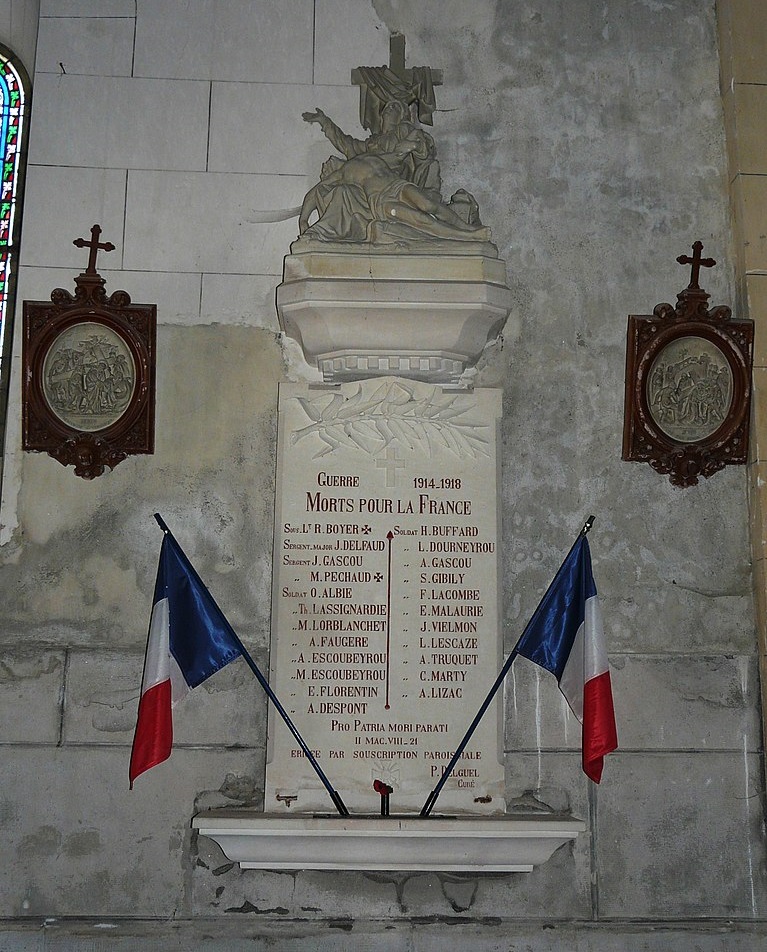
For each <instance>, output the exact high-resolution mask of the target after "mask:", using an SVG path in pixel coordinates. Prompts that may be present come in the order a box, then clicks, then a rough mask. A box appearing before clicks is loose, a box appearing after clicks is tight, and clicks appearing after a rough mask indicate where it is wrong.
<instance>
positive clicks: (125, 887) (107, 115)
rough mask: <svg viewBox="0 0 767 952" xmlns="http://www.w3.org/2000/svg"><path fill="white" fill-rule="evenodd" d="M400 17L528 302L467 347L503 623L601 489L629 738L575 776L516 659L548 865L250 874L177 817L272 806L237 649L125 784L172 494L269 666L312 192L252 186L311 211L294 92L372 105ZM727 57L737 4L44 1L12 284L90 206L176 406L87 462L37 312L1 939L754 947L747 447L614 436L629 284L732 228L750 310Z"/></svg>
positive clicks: (645, 284) (15, 414) (516, 766)
mask: <svg viewBox="0 0 767 952" xmlns="http://www.w3.org/2000/svg"><path fill="white" fill-rule="evenodd" d="M574 10H575V12H574ZM0 13H2V10H1V9H0ZM0 22H1V21H0ZM395 30H396V31H401V32H404V33H405V34H406V36H407V56H408V62H409V63H410V64H415V65H418V64H428V65H431V66H433V67H436V68H441V69H442V70H443V71H444V77H445V83H444V85H443V86H442V87H439V88H438V90H437V96H438V107H439V108H438V111H437V113H436V114H435V127H434V135H435V138H436V141H437V146H438V154H439V157H440V160H441V165H442V175H443V182H444V183H445V191H446V192H447V193H448V194H449V193H450V192H452V191H454V190H455V189H457V188H460V187H463V188H467V189H469V190H470V191H472V192H473V193H474V194H475V195H476V197H477V199H478V201H479V204H480V208H481V210H482V214H483V219H484V220H485V221H486V222H487V223H488V224H489V225H490V226H491V228H492V230H493V235H494V239H495V241H496V243H497V244H498V246H499V251H500V254H501V256H502V257H504V258H505V259H506V261H507V263H508V271H509V285H510V286H511V287H512V289H513V291H514V298H515V302H514V309H513V313H512V318H513V319H512V321H511V322H510V327H511V328H514V330H513V331H512V332H511V333H510V334H509V337H508V338H507V339H506V340H505V341H503V342H502V343H501V344H499V346H498V347H496V348H495V349H494V351H493V352H492V353H491V354H490V355H489V356H488V360H487V362H486V363H485V365H484V366H483V368H482V369H481V370H480V372H479V374H478V376H477V383H478V384H479V385H486V386H499V387H502V388H503V390H504V417H503V424H502V433H503V490H502V499H501V504H502V510H503V521H504V542H505V544H504V555H503V575H504V590H505V600H504V634H505V638H506V642H507V648H510V647H511V646H512V645H513V643H514V641H515V640H516V638H517V637H518V635H519V633H520V631H521V629H522V627H523V625H524V623H525V621H526V620H527V618H528V617H529V615H530V613H531V612H532V610H533V609H534V607H535V605H536V603H537V600H538V597H539V596H540V594H541V592H542V591H543V589H544V588H545V586H546V585H547V584H548V582H549V580H550V578H551V575H552V574H553V572H554V571H555V569H556V567H557V565H558V564H559V561H560V559H561V557H562V555H563V553H564V551H565V550H566V549H567V548H568V546H569V544H570V542H571V540H572V538H573V536H574V535H575V533H576V532H577V531H578V529H579V528H580V525H581V524H582V521H583V519H584V517H585V516H586V515H588V514H589V513H590V512H594V513H595V514H596V516H597V521H596V524H595V528H594V530H593V532H592V536H591V545H592V553H593V557H594V569H595V575H596V580H597V585H598V587H599V589H600V594H601V596H602V601H603V611H604V615H605V623H606V630H607V633H608V640H609V648H610V658H611V669H612V676H613V681H614V690H615V697H616V710H617V717H618V724H619V739H620V743H621V749H620V751H619V752H618V753H616V754H614V755H612V756H611V757H610V758H609V760H608V762H607V764H606V768H605V777H604V781H603V783H602V785H601V787H600V788H599V789H596V788H594V787H593V786H592V787H589V786H588V782H587V781H586V780H585V778H584V777H583V775H582V773H581V771H580V758H579V752H578V742H579V737H578V730H577V729H576V724H575V722H574V720H573V719H572V718H571V716H570V715H569V714H568V712H567V710H566V708H565V705H564V702H563V701H562V700H561V699H560V697H559V695H558V692H557V690H556V687H555V685H554V684H553V683H552V681H551V679H550V678H548V677H547V676H545V675H543V674H541V673H539V672H538V671H537V669H534V668H532V667H523V666H522V664H519V665H515V668H514V669H513V672H512V674H511V675H510V679H509V683H508V685H507V693H506V708H507V715H508V717H507V722H508V727H507V739H506V743H507V748H508V758H507V783H508V799H509V805H510V807H511V808H516V807H520V808H527V807H529V806H530V804H534V803H535V802H536V801H540V802H541V803H543V804H545V805H547V806H549V807H552V808H554V809H557V810H566V811H572V812H573V813H574V814H575V815H577V816H579V817H582V818H584V819H586V820H587V821H588V823H589V833H588V834H587V835H584V836H582V837H580V838H579V839H578V840H577V841H576V842H575V844H574V846H573V847H571V848H563V849H562V850H560V851H559V852H558V853H556V854H555V856H554V857H553V858H552V859H551V861H550V862H549V863H547V864H546V865H545V866H543V867H541V868H539V869H538V870H536V871H535V872H534V873H532V874H509V875H486V876H479V877H461V876H454V875H453V876H449V875H444V876H439V875H404V874H402V875H396V874H395V875H386V874H376V875H368V876H359V875H351V874H342V873H341V874H324V873H317V872H303V873H298V874H295V875H292V874H287V873H259V872H247V873H243V872H240V871H239V870H238V869H237V868H236V867H232V865H231V864H230V863H229V862H228V861H227V860H226V859H225V857H223V855H222V854H221V853H220V852H219V851H218V849H217V848H216V847H215V845H214V844H213V843H212V842H210V841H209V840H207V839H205V838H197V837H195V836H193V835H192V832H191V830H190V828H189V820H190V817H191V816H192V814H193V813H195V812H197V811H198V810H199V809H203V808H205V807H214V806H225V805H233V804H239V803H253V804H256V805H260V804H261V803H262V799H263V769H264V742H265V736H264V729H265V703H264V699H263V697H262V695H261V694H260V692H259V691H258V689H257V687H256V686H255V685H254V684H252V683H251V682H250V680H249V677H248V675H247V672H246V671H245V670H242V669H241V668H240V667H238V666H230V668H229V669H227V670H226V671H224V672H222V673H221V674H219V675H217V676H216V677H215V678H213V679H211V681H209V682H207V683H206V685H205V686H203V687H202V688H200V689H199V690H198V691H197V692H195V694H194V695H193V696H192V697H191V699H190V701H189V702H188V703H187V704H186V706H185V708H184V709H183V710H182V711H181V712H180V714H179V716H178V717H177V746H176V749H175V751H174V754H173V757H172V759H171V760H170V761H169V762H168V763H166V764H165V765H163V766H160V767H158V768H156V769H154V770H153V771H151V772H150V773H148V774H147V775H145V776H143V777H141V778H140V780H139V781H138V782H137V784H136V789H135V790H134V791H133V792H130V793H129V792H128V789H127V765H128V757H129V745H130V740H131V735H132V729H133V725H134V721H135V709H136V703H137V694H138V685H139V682H140V677H141V667H142V657H143V648H144V643H145V638H146V625H147V621H148V616H149V610H150V601H151V593H152V590H153V585H154V574H155V569H156V558H157V553H158V551H159V544H160V533H159V530H158V529H157V527H156V525H155V523H154V520H153V519H152V513H153V512H155V511H159V512H161V513H162V514H163V516H164V518H165V519H166V521H167V522H168V524H169V525H170V526H171V528H172V529H173V530H174V532H175V534H176V535H177V537H178V538H179V540H180V541H181V542H182V544H183V545H184V547H185V548H186V550H187V552H188V554H189V555H190V557H191V558H192V561H193V562H194V563H195V565H196V567H197V569H198V571H199V573H200V575H201V576H202V577H203V579H205V580H206V582H207V583H208V585H209V587H210V588H211V590H212V592H213V594H214V595H215V596H216V598H217V599H218V601H219V602H220V604H221V606H222V607H223V608H224V610H225V611H226V613H227V615H228V617H229V619H230V621H231V622H232V624H233V625H234V627H235V629H236V630H237V631H238V633H239V634H240V635H241V637H242V638H243V640H244V641H245V643H246V644H247V645H248V647H249V648H250V649H251V650H252V651H253V653H254V655H255V657H256V660H257V661H259V662H260V663H261V664H262V665H263V666H266V664H267V660H268V647H269V646H268V631H269V597H270V578H271V536H272V526H271V519H272V505H273V493H274V459H275V433H276V419H275V412H276V400H277V384H278V382H279V381H280V380H285V379H289V378H295V377H297V376H300V374H301V369H300V366H299V363H298V361H297V360H296V358H295V356H294V355H293V354H291V353H290V352H289V351H288V350H287V349H286V348H285V345H284V342H282V341H281V340H280V335H279V332H278V327H277V323H276V314H275V310H274V289H275V286H276V284H277V283H278V281H279V278H280V275H281V269H282V258H283V256H284V255H285V254H286V253H287V251H288V246H289V243H290V241H291V240H292V239H293V238H294V237H295V234H296V222H295V219H292V220H287V221H283V222H276V223H271V224H270V223H264V222H263V219H264V218H265V217H267V218H268V217H270V216H269V215H266V214H265V213H267V212H280V211H283V210H285V209H290V208H292V207H295V206H296V205H298V204H300V202H301V199H302V197H303V195H304V193H305V192H306V190H307V189H308V187H309V186H310V185H312V184H313V182H314V180H315V178H316V176H317V175H318V171H319V167H320V164H321V162H322V161H323V159H324V158H325V157H326V156H327V155H328V154H329V151H330V149H329V146H328V144H327V143H326V142H325V141H324V140H323V139H322V136H321V135H320V134H319V132H318V130H317V128H316V127H310V126H309V125H307V124H306V123H304V122H302V121H301V118H300V114H301V112H302V111H304V110H306V109H311V108H313V107H314V106H320V107H321V108H322V109H324V110H325V112H327V113H328V114H329V115H331V116H332V117H333V118H334V119H335V120H336V121H337V122H338V123H339V124H340V125H341V126H342V127H343V128H344V129H346V130H349V131H352V132H354V131H355V130H356V131H357V134H360V135H361V134H362V131H361V130H360V129H359V127H358V125H357V108H358V107H357V96H358V92H357V90H356V88H354V87H351V86H350V85H349V73H350V70H351V69H352V68H353V67H355V66H357V65H360V64H378V63H383V62H386V61H387V58H388V37H389V34H390V32H391V31H395ZM718 76H719V65H718V52H717V32H716V17H715V9H714V3H713V0H706V2H700V0H676V2H674V3H667V2H650V0H647V2H642V0H639V2H637V0H614V2H613V3H610V4H607V5H597V4H592V3H588V2H586V0H578V2H577V3H575V4H573V3H568V2H565V0H546V2H543V0H539V2H534V0H526V2H518V3H517V2H515V3H511V2H493V0H475V2H473V3H471V4H465V3H460V2H458V0H441V2H438V0H414V2H412V3H409V4H406V5H403V4H399V3H390V2H387V0H376V2H368V0H363V2H359V0H279V2H277V3H270V2H268V0H247V2H246V0H229V2H228V3H227V4H226V5H221V4H216V3H215V2H214V0H199V2H197V3H195V4H189V3H186V2H182V0H164V2H163V3H162V4H158V3H156V2H152V0H108V2H105V0H99V2H96V0H42V2H41V4H40V20H39V40H38V45H37V61H36V66H35V88H34V109H33V114H32V126H31V138H30V159H29V161H30V164H29V169H28V177H27V193H26V201H25V209H24V232H23V242H22V268H21V273H20V276H19V301H21V300H24V299H31V300H41V299H46V298H47V297H48V295H49V294H50V291H51V289H52V288H54V287H57V286H63V287H69V288H71V286H72V280H73V277H74V275H75V274H76V273H77V272H79V271H80V270H82V269H83V267H84V263H85V260H84V257H83V255H84V252H83V251H81V250H78V249H75V248H74V247H73V245H72V240H73V238H75V237H78V236H80V235H87V234H88V233H89V229H90V227H91V225H92V224H93V223H94V222H98V223H99V224H101V226H102V228H103V229H104V233H103V237H104V239H106V240H111V241H113V242H114V244H115V245H116V246H117V248H116V250H115V251H114V252H112V253H111V254H108V255H106V254H102V256H101V257H100V260H99V270H100V271H101V273H102V274H103V276H104V277H105V278H106V280H107V289H108V290H109V291H112V290H115V289H117V288H125V289H126V290H127V291H128V292H129V293H130V295H131V297H132V298H133V300H134V301H138V302H147V301H148V302H156V303H157V306H158V320H159V332H158V354H159V356H158V375H157V379H158V391H157V427H156V432H157V437H156V448H155V453H154V455H152V456H147V457H132V458H129V459H128V460H126V461H125V462H123V463H121V464H120V465H119V466H118V467H117V468H116V469H115V470H114V472H112V473H109V474H107V475H105V476H103V477H101V478H99V479H96V480H94V481H92V482H86V481H83V480H80V479H78V478H77V477H75V476H74V475H73V473H72V470H71V468H70V469H64V468H63V467H61V466H60V465H59V464H58V463H56V462H55V461H53V460H52V459H50V458H49V457H47V456H44V455H38V454H23V453H22V452H21V450H20V433H19V422H18V421H19V406H18V399H19V397H18V394H19V392H20V382H19V363H20V346H19V340H20V337H19V331H20V326H19V324H20V317H19V319H18V320H17V328H16V330H17V335H16V336H17V344H16V348H15V351H14V368H15V379H14V380H12V397H11V410H10V415H9V423H8V434H7V442H6V462H5V473H4V484H3V497H2V508H0V564H1V565H2V574H1V575H0V579H1V581H0V585H1V586H2V598H0V642H2V650H3V658H4V661H3V665H2V667H0V744H2V747H0V756H1V757H2V761H3V770H2V782H1V783H0V835H2V841H3V850H4V853H5V855H6V856H7V857H8V861H7V862H5V863H2V864H0V916H2V917H3V918H2V919H0V948H8V949H12V950H14V952H16V950H22V949H23V950H25V952H26V950H35V952H37V950H38V949H42V948H46V949H56V950H67V952H70V950H81V949H85V948H95V947H98V948H101V947H104V948H106V947H109V948H116V949H121V950H122V949H125V950H129V949H130V950H132V949H134V948H150V949H153V948H158V949H159V948H179V949H181V948H189V947H193V946H194V943H195V942H202V940H203V939H204V942H205V946H204V947H205V948H210V949H216V948H218V947H219V946H220V947H221V948H223V947H224V943H226V947H227V949H230V950H231V949H235V950H236V949H238V948H240V947H242V948H245V946H246V945H247V947H248V948H267V947H280V948H291V949H326V948H327V949H330V948H336V949H338V948H342V949H346V948H348V949H352V948H353V949H370V950H374V949H375V950H377V949H400V948H402V949H418V950H428V949H432V948H436V947H437V946H438V945H439V946H440V947H442V948H444V947H445V945H446V944H448V946H449V944H450V943H455V944H456V946H458V945H464V944H471V945H472V947H474V948H476V949H480V950H484V949H487V950H490V949H507V948H514V949H517V948H519V949H530V950H532V952H561V950H565V949H572V948H578V949H579V950H593V952H601V950H603V949H605V950H606V949H612V948H627V949H632V950H633V949H637V950H648V952H655V950H656V949H657V950H660V949H664V950H665V949H671V950H676V949H679V950H682V949H684V950H686V949H693V948H696V949H702V950H705V952H708V950H709V949H710V950H712V952H713V950H718V949H731V950H735V952H740V950H741V949H743V950H745V949H753V948H755V947H757V943H763V942H764V941H765V936H764V924H765V921H767V883H765V874H764V844H763V798H762V793H763V785H762V772H761V755H762V743H761V736H760V722H759V682H758V670H757V668H758V666H757V647H756V635H755V629H754V616H753V608H752V590H751V568H750V561H749V538H748V519H747V507H746V472H745V469H744V468H734V467H733V468H730V469H728V470H726V471H723V472H721V473H719V474H717V475H716V476H714V477H713V478H712V479H711V480H709V481H706V482H704V483H703V484H702V485H700V486H697V487H694V488H691V489H688V490H678V489H674V488H673V487H672V486H671V485H670V484H669V482H668V481H667V480H665V479H664V478H662V477H660V476H658V475H657V474H656V473H655V472H654V471H652V470H651V469H650V467H649V466H646V465H640V464H628V463H622V462H621V461H620V445H621V431H622V410H623V372H624V353H625V352H624V342H625V327H626V316H627V315H628V314H629V313H639V314H642V313H644V314H647V313H651V312H652V309H653V307H654V306H655V304H657V303H659V302H660V301H667V300H670V301H673V300H674V299H675V295H676V293H677V292H678V291H679V290H680V289H681V288H682V287H684V286H685V285H686V283H687V280H688V274H687V272H686V271H685V270H683V269H681V268H679V266H678V265H677V264H676V262H675V258H676V256H677V255H679V254H682V253H686V252H688V251H689V248H690V245H691V244H692V242H693V241H694V240H696V239H700V240H702V241H703V242H704V245H705V253H706V254H712V255H713V256H714V257H715V258H717V260H718V261H719V265H718V266H717V267H716V268H715V269H713V271H712V272H710V273H707V274H706V276H705V280H704V284H705V286H706V289H707V290H708V291H709V293H710V294H711V300H712V303H713V304H718V303H734V301H733V299H734V296H735V290H734V277H733V274H734V259H735V255H734V252H733V249H732V245H731V238H730V220H729V205H728V193H727V173H726V169H727V162H726V149H725V134H724V120H723V113H722V103H721V98H720V94H719V86H718ZM271 217H277V216H276V215H272V216H271ZM18 310H19V314H20V307H19V309H18ZM480 700H481V699H479V698H478V703H479V701H480ZM105 936H108V937H109V938H108V939H107V938H105Z"/></svg>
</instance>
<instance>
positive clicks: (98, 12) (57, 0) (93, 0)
mask: <svg viewBox="0 0 767 952" xmlns="http://www.w3.org/2000/svg"><path fill="white" fill-rule="evenodd" d="M40 16H41V18H42V17H128V18H129V19H131V20H132V19H135V16H136V0H40Z"/></svg>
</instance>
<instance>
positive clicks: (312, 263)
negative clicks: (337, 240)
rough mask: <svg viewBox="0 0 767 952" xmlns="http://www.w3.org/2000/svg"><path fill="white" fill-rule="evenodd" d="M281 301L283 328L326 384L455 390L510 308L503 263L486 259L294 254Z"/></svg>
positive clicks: (286, 271)
mask: <svg viewBox="0 0 767 952" xmlns="http://www.w3.org/2000/svg"><path fill="white" fill-rule="evenodd" d="M276 299H277V313H278V317H279V322H280V327H281V328H282V330H283V331H284V332H285V334H286V335H287V336H288V337H291V338H293V339H294V340H296V341H297V342H298V344H299V345H300V346H301V349H302V351H303V353H304V358H305V359H306V361H307V363H308V364H309V365H310V366H315V367H318V368H319V369H320V370H321V371H322V374H323V379H324V380H325V382H326V383H338V382H344V381H347V380H359V379H363V378H365V377H376V376H383V375H388V374H391V373H395V374H397V375H398V376H401V377H407V378H410V379H414V380H423V381H428V382H430V383H446V384H455V383H457V382H458V380H459V379H460V377H461V375H462V373H463V372H464V371H465V370H467V369H468V368H470V367H473V366H475V364H476V363H477V361H478V360H479V358H480V356H481V355H482V353H483V351H484V348H485V347H486V346H487V344H488V343H489V342H490V341H492V340H495V339H496V338H497V337H498V335H499V334H500V333H501V331H502V329H503V326H504V324H505V323H506V319H507V317H508V315H509V310H510V307H511V292H510V291H509V289H508V287H507V286H506V266H505V263H504V262H503V261H501V260H499V259H498V258H488V257H484V256H481V255H476V256H472V255H464V256H461V255H451V256H439V255H429V256H427V255H420V256H419V255H412V256H409V257H408V256H405V255H400V256H396V255H382V256H380V257H377V258H376V257H375V256H373V257H371V256H366V255H362V254H346V255H341V254H320V253H312V254H302V255H288V256H287V257H286V258H285V268H284V280H283V282H282V284H280V285H279V287H278V288H277V295H276Z"/></svg>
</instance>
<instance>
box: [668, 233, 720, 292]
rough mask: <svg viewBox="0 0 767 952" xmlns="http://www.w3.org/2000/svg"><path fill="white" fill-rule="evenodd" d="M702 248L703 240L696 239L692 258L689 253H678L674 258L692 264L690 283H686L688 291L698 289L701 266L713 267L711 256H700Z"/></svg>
mask: <svg viewBox="0 0 767 952" xmlns="http://www.w3.org/2000/svg"><path fill="white" fill-rule="evenodd" d="M702 250H703V242H702V241H696V242H695V243H694V244H693V246H692V258H691V257H690V256H689V255H679V257H678V258H677V259H676V260H677V261H678V262H679V264H689V265H692V268H691V271H690V283H689V284H688V285H687V290H688V291H700V285H699V284H698V279H699V278H700V269H701V268H713V267H714V265H715V264H716V261H715V260H714V259H713V258H701V256H700V253H701V251H702Z"/></svg>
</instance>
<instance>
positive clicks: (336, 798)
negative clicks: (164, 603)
mask: <svg viewBox="0 0 767 952" xmlns="http://www.w3.org/2000/svg"><path fill="white" fill-rule="evenodd" d="M154 517H155V519H156V520H157V524H158V525H159V527H160V528H161V529H162V531H163V532H164V533H165V534H166V535H168V536H170V538H171V539H173V541H174V542H175V544H176V547H177V549H178V551H179V554H180V555H181V556H182V558H183V559H184V562H185V563H186V568H187V570H188V571H189V574H190V575H192V576H193V577H194V579H195V580H196V581H197V583H198V584H199V585H201V586H202V588H204V589H207V587H206V585H205V583H204V582H203V581H202V579H201V578H200V576H199V575H198V574H197V572H196V570H195V568H194V566H193V565H192V563H191V562H190V561H189V558H188V557H187V554H186V552H184V550H183V549H182V548H181V546H180V545H179V543H178V539H176V537H175V536H174V535H173V533H172V532H171V531H170V529H169V528H168V526H167V525H166V523H165V521H164V520H163V518H162V516H161V515H160V514H159V512H156V513H155V514H154ZM221 615H222V617H223V618H224V621H225V622H226V624H227V625H228V627H229V634H230V635H231V636H232V639H233V640H234V642H235V644H236V645H237V647H238V648H239V649H240V653H241V654H242V657H243V658H244V659H245V661H246V662H247V664H248V667H249V668H250V670H251V671H252V672H253V674H254V675H255V676H256V680H257V681H258V683H259V684H260V685H261V687H262V688H263V689H264V691H266V695H267V697H268V698H269V700H270V701H271V702H272V704H273V705H274V706H275V708H276V710H277V712H278V713H279V715H280V717H281V718H282V719H283V721H284V722H285V724H286V726H287V728H288V730H289V731H290V733H291V734H292V735H293V736H294V737H295V739H296V741H297V742H298V744H299V746H300V747H301V750H302V751H303V752H304V755H305V756H306V759H307V760H308V761H309V763H310V764H311V765H312V767H313V768H314V771H315V773H316V774H317V776H318V777H319V778H320V780H321V781H322V784H323V786H324V787H325V789H326V790H327V792H328V794H329V795H330V799H331V800H332V801H333V805H334V806H335V808H336V810H338V812H339V813H340V814H341V816H349V811H348V809H347V808H346V805H345V804H344V801H343V800H342V799H341V794H340V793H338V791H337V790H334V789H333V787H332V786H331V783H330V781H329V780H328V778H327V777H326V776H325V772H324V771H323V769H322V767H320V765H319V764H318V763H317V760H316V758H315V756H314V754H313V753H312V752H311V751H310V750H309V748H308V747H307V745H306V741H304V739H303V737H302V736H301V734H300V733H299V732H298V728H297V727H296V725H295V724H294V723H293V721H292V720H291V719H290V715H289V714H288V712H287V711H286V710H285V708H284V707H283V706H282V704H281V703H280V701H279V698H278V697H277V695H276V694H275V693H274V691H273V690H272V688H271V686H270V684H269V682H268V681H267V680H266V678H265V677H264V675H263V674H262V673H261V670H260V668H259V667H258V665H257V664H256V662H255V661H254V660H253V659H252V658H251V656H250V653H249V652H248V650H247V648H246V647H245V645H244V644H243V643H242V641H240V639H239V637H238V636H237V633H236V632H235V631H234V629H233V628H232V626H231V625H230V624H229V622H228V621H227V619H226V618H225V617H224V614H223V612H222V613H221Z"/></svg>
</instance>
